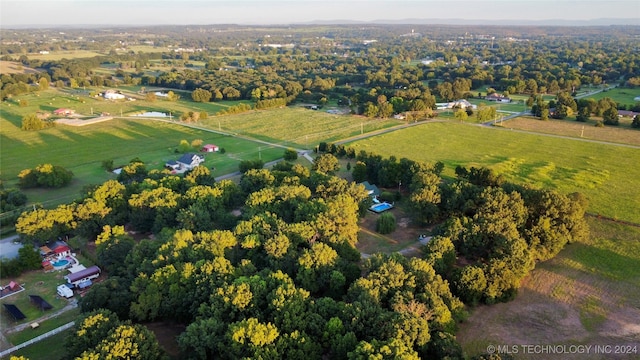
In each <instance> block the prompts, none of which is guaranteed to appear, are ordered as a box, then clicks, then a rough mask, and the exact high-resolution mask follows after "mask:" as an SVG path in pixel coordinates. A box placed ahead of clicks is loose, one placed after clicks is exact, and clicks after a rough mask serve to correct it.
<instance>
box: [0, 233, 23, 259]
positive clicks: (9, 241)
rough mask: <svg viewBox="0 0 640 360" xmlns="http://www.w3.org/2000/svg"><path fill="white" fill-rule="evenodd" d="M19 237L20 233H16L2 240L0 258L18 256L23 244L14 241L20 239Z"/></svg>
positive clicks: (0, 242) (0, 241)
mask: <svg viewBox="0 0 640 360" xmlns="http://www.w3.org/2000/svg"><path fill="white" fill-rule="evenodd" d="M18 238H19V236H18V235H14V236H10V237H8V238H4V239H2V240H0V259H2V258H4V259H14V258H17V257H18V250H20V248H21V247H22V244H14V243H13V242H14V241H16V240H18Z"/></svg>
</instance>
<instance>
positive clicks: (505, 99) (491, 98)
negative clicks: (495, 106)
mask: <svg viewBox="0 0 640 360" xmlns="http://www.w3.org/2000/svg"><path fill="white" fill-rule="evenodd" d="M484 99H485V100H489V101H495V102H502V103H508V102H511V99H510V98H509V97H508V96H504V95H502V94H498V93H493V94H489V95H487V96H485V97H484Z"/></svg>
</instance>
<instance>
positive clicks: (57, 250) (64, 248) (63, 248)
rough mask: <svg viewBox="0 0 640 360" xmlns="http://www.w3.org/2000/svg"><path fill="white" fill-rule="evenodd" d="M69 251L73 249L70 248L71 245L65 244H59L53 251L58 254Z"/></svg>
mask: <svg viewBox="0 0 640 360" xmlns="http://www.w3.org/2000/svg"><path fill="white" fill-rule="evenodd" d="M67 251H71V249H69V247H68V246H65V245H60V246H57V247H56V248H55V249H53V252H54V253H56V254H60V253H63V252H67Z"/></svg>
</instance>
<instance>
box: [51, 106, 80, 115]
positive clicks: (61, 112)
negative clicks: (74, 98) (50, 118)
mask: <svg viewBox="0 0 640 360" xmlns="http://www.w3.org/2000/svg"><path fill="white" fill-rule="evenodd" d="M75 113H76V112H75V110H71V109H66V108H60V109H55V110H53V114H54V115H57V116H67V115H73V114H75Z"/></svg>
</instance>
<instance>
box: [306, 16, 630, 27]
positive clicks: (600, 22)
mask: <svg viewBox="0 0 640 360" xmlns="http://www.w3.org/2000/svg"><path fill="white" fill-rule="evenodd" d="M302 24H315V25H330V24H332V25H336V24H345V25H350V24H393V25H401V24H405V25H409V24H415V25H429V24H434V25H435V24H438V25H520V26H522V25H524V26H611V25H640V19H639V18H628V19H590V20H565V19H550V20H511V19H502V20H481V19H415V18H410V19H400V20H385V19H378V20H373V21H354V20H340V19H336V20H315V21H309V22H305V23H302Z"/></svg>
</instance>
